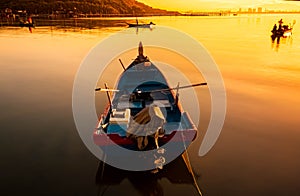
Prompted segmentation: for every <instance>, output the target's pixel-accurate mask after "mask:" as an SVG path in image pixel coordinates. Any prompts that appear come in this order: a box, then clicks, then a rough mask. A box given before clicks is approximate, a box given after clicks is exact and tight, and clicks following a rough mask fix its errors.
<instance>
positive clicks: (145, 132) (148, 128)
mask: <svg viewBox="0 0 300 196" xmlns="http://www.w3.org/2000/svg"><path fill="white" fill-rule="evenodd" d="M165 121H166V120H165V117H164V115H163V113H162V111H161V109H160V108H159V107H157V106H149V107H146V108H144V109H142V110H141V111H140V112H139V113H138V114H136V115H135V116H134V117H133V118H131V119H130V122H129V125H128V128H127V137H129V138H131V139H134V140H136V142H137V146H138V149H139V150H143V149H145V148H146V147H147V145H148V137H153V138H154V139H155V143H156V147H158V144H157V139H158V137H160V136H163V134H164V130H163V125H164V123H165Z"/></svg>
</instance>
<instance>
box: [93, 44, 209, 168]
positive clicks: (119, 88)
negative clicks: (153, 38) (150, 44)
mask: <svg viewBox="0 0 300 196" xmlns="http://www.w3.org/2000/svg"><path fill="white" fill-rule="evenodd" d="M120 62H121V60H120ZM121 64H122V67H123V69H124V71H123V72H122V74H121V75H120V77H119V80H118V82H117V85H116V89H109V88H108V86H107V85H106V84H105V88H97V89H95V91H103V92H106V93H107V97H108V102H109V103H108V105H107V107H106V109H105V111H104V113H103V114H102V115H101V117H100V119H99V122H98V125H97V127H96V129H95V131H94V133H93V140H94V143H95V144H96V145H97V146H99V147H100V148H101V149H105V152H106V156H110V153H112V154H116V151H114V150H113V149H115V148H114V146H115V145H119V146H121V147H123V148H125V149H129V150H133V151H152V150H154V151H155V152H157V155H154V156H153V155H149V156H148V157H143V160H144V159H145V160H146V162H147V165H150V166H151V167H152V168H159V169H162V167H163V165H164V164H165V163H169V162H171V161H173V160H174V154H175V156H176V157H178V156H180V155H181V154H182V153H184V152H185V151H186V150H187V148H188V146H189V145H190V143H191V142H192V141H193V140H194V139H195V138H196V135H197V128H196V127H195V125H194V123H193V122H192V120H191V118H190V117H189V115H188V113H187V112H186V111H184V110H183V108H182V107H181V105H180V102H179V93H178V91H179V89H184V88H192V87H197V86H202V85H206V83H198V84H191V85H185V86H179V84H178V85H177V87H173V88H171V87H170V86H169V85H168V82H167V80H166V78H165V77H164V75H163V74H162V72H161V71H160V70H159V69H158V67H157V66H155V65H154V64H153V63H152V62H151V61H150V60H149V58H148V57H146V56H144V54H143V46H142V43H141V42H140V44H139V49H138V56H137V57H136V59H135V60H134V61H133V62H132V63H131V64H130V65H129V66H128V67H127V68H125V67H124V65H123V63H122V62H121ZM110 93H112V95H111V94H110ZM165 145H167V147H166V146H165ZM166 148H167V149H166ZM110 149H111V150H110ZM121 156H122V155H120V157H121ZM157 157H159V158H157ZM122 158H123V159H124V158H125V157H122ZM126 158H127V159H130V157H126Z"/></svg>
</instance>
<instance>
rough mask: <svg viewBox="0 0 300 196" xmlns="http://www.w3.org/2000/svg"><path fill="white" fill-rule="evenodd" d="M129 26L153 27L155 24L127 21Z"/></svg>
mask: <svg viewBox="0 0 300 196" xmlns="http://www.w3.org/2000/svg"><path fill="white" fill-rule="evenodd" d="M127 25H128V27H137V28H152V27H153V25H155V24H154V23H153V22H150V23H149V24H139V23H127Z"/></svg>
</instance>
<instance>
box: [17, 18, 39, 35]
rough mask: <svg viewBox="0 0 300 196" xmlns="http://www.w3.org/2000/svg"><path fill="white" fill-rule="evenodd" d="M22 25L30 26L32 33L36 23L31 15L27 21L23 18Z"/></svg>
mask: <svg viewBox="0 0 300 196" xmlns="http://www.w3.org/2000/svg"><path fill="white" fill-rule="evenodd" d="M19 26H20V27H28V30H29V31H30V33H32V28H34V27H35V23H34V22H33V21H32V19H31V17H29V18H28V19H27V20H26V21H25V22H24V21H23V20H21V21H20V24H19Z"/></svg>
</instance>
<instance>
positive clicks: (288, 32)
mask: <svg viewBox="0 0 300 196" xmlns="http://www.w3.org/2000/svg"><path fill="white" fill-rule="evenodd" d="M278 23H279V25H278V28H277V24H274V26H273V29H272V31H271V33H272V35H271V38H272V41H273V42H274V41H275V39H276V38H277V43H278V44H279V42H280V38H287V37H291V36H292V31H293V27H294V25H295V24H296V20H294V21H293V24H289V25H282V24H283V21H282V19H280V20H279V21H278Z"/></svg>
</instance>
